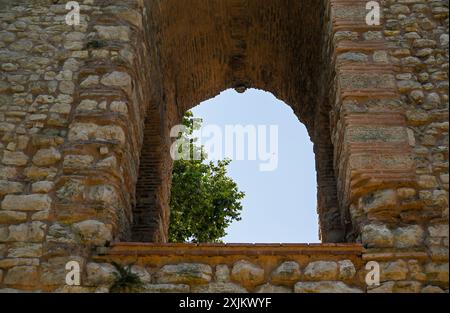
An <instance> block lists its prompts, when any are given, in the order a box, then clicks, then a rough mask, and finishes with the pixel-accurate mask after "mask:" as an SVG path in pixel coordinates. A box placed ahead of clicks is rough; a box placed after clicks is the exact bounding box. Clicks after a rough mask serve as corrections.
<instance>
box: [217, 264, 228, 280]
mask: <svg viewBox="0 0 450 313" xmlns="http://www.w3.org/2000/svg"><path fill="white" fill-rule="evenodd" d="M215 280H216V282H220V283H227V282H229V281H230V269H229V268H228V265H226V264H219V265H217V266H216V273H215Z"/></svg>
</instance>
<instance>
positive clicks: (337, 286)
mask: <svg viewBox="0 0 450 313" xmlns="http://www.w3.org/2000/svg"><path fill="white" fill-rule="evenodd" d="M294 292H295V293H362V290H361V289H359V288H353V287H349V286H347V285H346V284H344V283H343V282H341V281H319V282H298V283H296V284H295V286H294Z"/></svg>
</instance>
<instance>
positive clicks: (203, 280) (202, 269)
mask: <svg viewBox="0 0 450 313" xmlns="http://www.w3.org/2000/svg"><path fill="white" fill-rule="evenodd" d="M211 278H212V269H211V266H209V265H207V264H200V263H180V264H168V265H164V266H163V267H162V268H161V269H160V270H159V271H158V273H157V282H158V283H162V284H207V283H209V282H210V281H211Z"/></svg>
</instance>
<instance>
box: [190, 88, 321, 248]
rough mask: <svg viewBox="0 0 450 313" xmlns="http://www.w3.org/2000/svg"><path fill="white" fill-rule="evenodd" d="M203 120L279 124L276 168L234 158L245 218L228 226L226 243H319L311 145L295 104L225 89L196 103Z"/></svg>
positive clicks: (205, 122)
mask: <svg viewBox="0 0 450 313" xmlns="http://www.w3.org/2000/svg"><path fill="white" fill-rule="evenodd" d="M192 111H193V113H194V116H196V117H200V118H202V119H203V125H208V124H216V125H219V126H220V127H221V129H223V130H224V129H225V125H227V124H231V125H235V124H241V125H244V126H245V125H249V124H256V125H266V124H267V125H278V132H279V134H278V140H279V145H278V168H277V169H276V170H275V171H271V172H261V171H260V170H259V164H260V161H247V160H244V161H238V160H233V161H232V162H231V164H230V166H229V171H228V173H229V176H231V177H232V178H233V179H234V180H235V181H236V182H237V184H238V186H239V188H240V190H242V191H244V192H245V193H246V196H245V198H244V200H243V202H242V203H243V211H242V220H241V221H237V222H234V223H233V224H232V225H231V226H230V227H229V228H228V229H227V233H228V235H227V236H226V237H225V238H224V239H223V240H224V242H235V243H236V242H245V243H258V242H259V243H262V242H264V243H279V242H285V243H288V242H302V243H303V242H307V243H312V242H320V241H319V238H318V225H317V224H318V217H317V213H316V172H315V161H314V153H313V146H312V143H311V141H310V139H309V136H308V133H307V132H306V128H305V126H304V125H303V124H302V123H300V121H299V120H298V119H297V117H296V116H295V114H294V112H293V111H292V109H291V108H290V107H289V106H288V105H286V104H285V103H284V102H282V101H280V100H278V99H277V98H275V97H274V96H273V95H272V94H271V93H268V92H265V91H261V90H256V89H249V90H247V91H246V92H245V93H243V94H239V93H237V92H236V91H234V90H226V91H224V92H222V93H221V94H220V95H218V96H217V97H215V98H213V99H209V100H207V101H205V102H202V103H201V104H199V105H198V106H196V107H195V108H194V109H193V110H192Z"/></svg>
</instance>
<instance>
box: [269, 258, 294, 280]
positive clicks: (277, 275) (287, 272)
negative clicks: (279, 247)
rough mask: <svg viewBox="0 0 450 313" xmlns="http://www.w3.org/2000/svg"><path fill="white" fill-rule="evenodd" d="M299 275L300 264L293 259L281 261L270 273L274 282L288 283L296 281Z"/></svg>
mask: <svg viewBox="0 0 450 313" xmlns="http://www.w3.org/2000/svg"><path fill="white" fill-rule="evenodd" d="M300 276H301V270H300V265H299V264H298V263H297V262H294V261H287V262H283V263H281V264H280V265H279V266H278V267H277V268H276V269H274V270H273V272H272V274H271V281H272V282H273V283H274V284H280V285H281V284H290V283H293V282H295V281H298V280H299V279H300Z"/></svg>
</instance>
